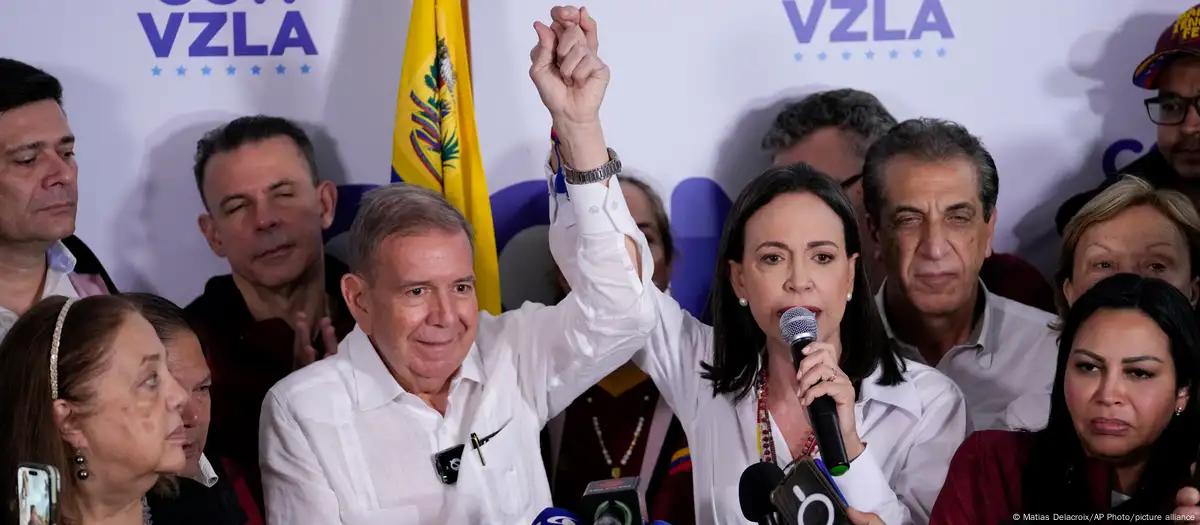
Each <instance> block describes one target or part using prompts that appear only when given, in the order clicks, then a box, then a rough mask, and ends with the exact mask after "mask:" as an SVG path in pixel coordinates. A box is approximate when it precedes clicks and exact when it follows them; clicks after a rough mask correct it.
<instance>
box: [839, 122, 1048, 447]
mask: <svg viewBox="0 0 1200 525" xmlns="http://www.w3.org/2000/svg"><path fill="white" fill-rule="evenodd" d="M862 186H863V198H864V205H865V208H866V212H867V220H868V225H869V227H870V229H871V233H872V235H873V236H874V237H875V239H876V240H877V242H878V243H879V249H880V253H882V255H883V257H882V262H883V266H884V268H885V269H886V272H887V277H886V278H885V280H884V282H883V283H882V286H881V290H880V291H879V293H878V294H877V295H876V302H877V303H878V306H879V313H880V316H881V317H882V318H883V323H884V327H885V328H886V329H887V331H888V335H889V336H890V337H891V339H892V343H893V344H895V345H897V346H898V347H900V349H901V354H902V355H904V356H905V357H908V358H910V359H913V360H916V361H919V362H923V363H927V364H929V365H930V366H933V367H936V368H937V369H938V370H939V371H941V372H942V373H944V374H946V375H947V376H949V377H950V378H951V379H953V380H954V381H955V382H956V383H957V384H958V387H959V388H960V389H962V391H963V396H964V397H965V398H966V401H967V409H968V411H969V413H970V415H971V421H972V423H973V426H974V429H976V430H983V429H991V428H1008V427H1012V426H1024V427H1032V428H1037V427H1039V426H1041V425H1044V424H1045V421H1046V419H1047V418H1048V416H1049V409H1050V396H1049V394H1050V385H1051V383H1052V382H1053V379H1054V371H1055V368H1056V366H1057V363H1056V358H1057V355H1058V353H1057V341H1056V334H1055V332H1054V331H1053V330H1052V329H1051V328H1050V324H1051V322H1053V321H1054V319H1055V317H1054V316H1053V315H1052V314H1050V313H1047V312H1043V311H1041V310H1038V309H1035V308H1032V307H1029V306H1026V305H1023V304H1020V303H1018V302H1016V301H1012V300H1009V299H1005V298H1004V297H1000V296H998V295H996V294H994V293H992V292H991V291H990V290H989V288H988V286H987V285H986V284H985V283H983V282H982V281H981V280H980V278H979V270H980V267H981V266H983V260H984V258H985V257H986V256H987V254H988V253H990V252H991V247H992V235H993V233H994V231H995V228H996V220H997V218H996V217H997V210H996V201H997V199H998V197H999V193H1000V179H999V175H998V173H997V170H996V163H995V162H994V161H993V160H992V156H991V154H990V153H988V151H987V149H986V148H984V145H983V143H982V142H981V141H980V140H979V139H978V138H977V137H975V136H974V135H971V134H970V133H969V132H968V131H967V130H966V128H963V127H962V126H960V125H958V124H955V123H953V122H948V121H944V120H937V119H914V120H908V121H905V122H902V123H900V124H898V125H896V126H895V127H893V128H892V129H891V131H889V132H888V133H887V134H885V135H884V136H883V137H882V138H880V139H879V140H878V141H876V142H875V144H874V145H872V146H871V149H870V150H869V151H868V152H867V158H866V160H865V163H864V166H863V184H862Z"/></svg>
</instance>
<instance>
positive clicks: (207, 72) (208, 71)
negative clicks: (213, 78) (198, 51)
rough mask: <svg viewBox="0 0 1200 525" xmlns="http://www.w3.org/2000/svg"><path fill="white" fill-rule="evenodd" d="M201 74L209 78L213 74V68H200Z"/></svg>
mask: <svg viewBox="0 0 1200 525" xmlns="http://www.w3.org/2000/svg"><path fill="white" fill-rule="evenodd" d="M200 73H201V74H202V75H204V76H206V77H207V76H209V75H210V74H212V68H211V67H208V66H204V67H202V68H200Z"/></svg>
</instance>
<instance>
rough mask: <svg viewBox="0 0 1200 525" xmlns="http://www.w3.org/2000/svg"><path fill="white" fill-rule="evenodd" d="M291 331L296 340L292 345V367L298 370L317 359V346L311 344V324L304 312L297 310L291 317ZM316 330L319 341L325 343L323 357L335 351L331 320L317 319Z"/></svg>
mask: <svg viewBox="0 0 1200 525" xmlns="http://www.w3.org/2000/svg"><path fill="white" fill-rule="evenodd" d="M292 331H294V332H295V333H296V340H295V341H294V342H293V345H292V368H294V369H295V370H299V369H301V368H304V367H306V366H308V365H310V364H312V363H313V362H314V361H316V360H317V348H316V347H315V346H313V330H312V325H311V324H310V323H309V321H308V316H307V315H305V314H304V312H297V313H296V314H295V315H294V316H293V317H292ZM317 331H318V332H320V336H321V342H322V344H324V345H325V357H329V356H331V355H333V354H336V353H337V348H338V341H337V332H336V331H335V330H334V329H333V321H330V320H329V318H328V317H322V318H321V319H319V320H318V321H317Z"/></svg>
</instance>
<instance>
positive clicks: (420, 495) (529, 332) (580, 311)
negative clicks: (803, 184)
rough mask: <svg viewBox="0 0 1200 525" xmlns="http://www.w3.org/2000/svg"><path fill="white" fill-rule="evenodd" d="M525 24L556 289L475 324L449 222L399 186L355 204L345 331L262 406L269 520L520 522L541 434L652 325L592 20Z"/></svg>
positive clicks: (478, 316) (540, 487) (428, 194)
mask: <svg viewBox="0 0 1200 525" xmlns="http://www.w3.org/2000/svg"><path fill="white" fill-rule="evenodd" d="M536 29H537V33H538V45H537V47H536V48H535V49H534V52H533V53H532V59H533V65H532V67H531V68H530V76H531V77H532V78H533V80H534V83H535V84H536V85H537V88H538V91H539V93H540V94H541V97H542V101H543V102H544V103H545V105H546V107H547V109H549V110H550V114H551V116H552V117H553V123H554V128H555V130H556V132H557V134H558V137H559V140H560V141H561V142H562V144H563V146H564V148H563V149H564V150H565V155H564V156H565V157H566V158H565V159H564V162H565V164H566V167H569V169H567V170H566V181H567V183H568V192H569V195H570V203H569V204H567V205H568V206H571V207H572V208H573V210H558V209H556V208H552V211H551V214H552V220H557V215H560V213H559V212H560V211H561V212H562V213H561V215H568V214H571V212H572V211H573V215H574V217H577V218H576V219H573V222H574V225H575V226H574V227H575V228H578V231H577V234H578V235H577V238H578V239H579V241H578V242H577V243H576V244H574V246H573V250H572V253H571V254H570V256H571V257H572V258H575V259H576V260H578V264H577V268H578V270H579V271H577V272H571V274H569V275H567V279H568V281H569V283H570V287H571V290H572V291H571V294H570V295H569V296H568V297H567V298H566V299H565V300H563V301H562V302H560V303H559V304H558V305H556V306H542V305H535V304H529V303H527V304H525V305H524V306H522V307H521V308H520V309H518V310H515V311H510V312H507V313H504V314H501V315H499V316H492V315H489V314H487V313H479V307H478V302H477V300H476V298H475V292H474V289H473V284H474V280H475V276H474V271H473V268H472V261H473V246H472V241H471V235H470V228H469V225H468V223H467V222H466V220H465V219H464V218H463V216H462V214H460V213H459V212H458V211H457V210H456V209H454V208H453V207H452V206H451V205H450V204H449V203H448V202H447V201H446V200H445V199H444V198H443V197H442V196H441V195H440V194H438V193H435V192H433V191H430V190H427V189H424V188H421V187H417V186H414V185H404V184H395V185H391V186H386V187H383V188H379V189H376V190H374V191H372V192H371V193H369V194H368V195H367V196H366V197H365V198H364V200H363V203H362V206H361V208H360V210H359V215H358V217H357V218H356V219H355V222H354V225H353V226H352V227H351V230H350V237H351V238H350V252H351V253H350V261H349V263H350V270H351V272H350V274H348V275H347V276H346V277H344V278H343V280H342V293H343V295H344V296H345V299H346V303H347V305H348V306H349V308H350V311H351V312H352V313H353V315H354V318H355V320H356V321H357V322H358V327H357V328H356V329H355V330H354V331H353V332H351V333H350V334H349V335H348V336H347V337H346V338H345V339H344V340H343V341H342V343H341V345H340V346H339V347H338V352H337V354H336V355H334V356H332V357H329V358H326V359H324V360H322V361H319V362H316V363H314V364H311V365H309V366H307V367H305V368H303V369H301V370H299V371H297V372H295V373H293V374H292V375H290V376H288V377H287V378H286V379H284V380H283V381H281V382H279V383H278V384H277V385H276V386H275V387H274V388H272V389H271V391H270V392H269V393H268V394H267V397H266V400H265V401H264V403H263V409H262V421H261V430H260V439H259V442H260V464H261V467H262V474H263V486H264V494H265V499H266V507H267V509H266V510H267V520H268V522H269V523H273V524H288V525H304V524H320V525H329V524H337V523H344V524H354V525H406V524H418V523H419V524H428V523H454V524H458V523H462V524H466V523H502V524H516V523H522V524H524V523H530V522H531V521H532V520H533V518H534V517H535V516H536V515H537V513H538V512H540V511H541V510H542V509H543V508H545V507H547V506H550V505H551V500H550V491H549V487H548V484H547V482H546V473H545V470H544V467H543V466H542V457H541V450H540V443H539V434H540V431H541V429H542V427H543V426H544V425H545V423H546V422H547V420H549V419H550V418H551V417H553V416H554V415H556V414H557V413H558V412H560V411H561V410H563V409H564V408H566V407H567V405H569V404H570V403H571V401H572V400H573V399H574V398H575V397H577V396H578V395H579V394H580V393H582V392H583V391H584V390H586V389H587V388H588V387H590V386H591V385H593V384H595V383H596V382H597V381H599V380H600V379H601V378H603V377H604V376H606V375H608V374H609V373H610V372H612V371H613V370H615V369H616V368H617V367H618V366H620V365H621V364H623V363H625V362H627V361H629V359H630V358H631V357H632V355H633V353H634V352H635V351H637V350H638V349H639V348H642V347H643V346H644V345H645V343H646V338H647V336H648V334H649V332H650V329H651V328H652V327H653V326H654V325H655V324H656V323H657V321H658V317H657V316H658V311H657V309H656V308H654V305H653V302H652V300H651V298H650V296H649V294H648V293H647V290H648V289H650V288H652V285H650V284H648V282H647V281H648V279H649V276H650V275H651V274H653V272H654V269H653V268H654V265H653V262H652V259H651V255H650V250H649V248H648V247H647V246H646V241H645V237H644V236H643V235H642V234H641V233H640V232H639V231H638V227H637V225H636V224H635V223H634V221H633V218H632V217H631V216H630V214H629V211H628V209H627V207H626V204H625V200H624V197H623V196H622V193H621V189H620V187H619V184H618V182H617V178H616V177H615V176H614V175H616V174H617V173H619V171H620V163H619V161H618V160H617V158H616V155H615V154H614V153H612V152H611V150H609V149H607V148H606V147H605V142H604V135H603V133H602V131H601V128H600V123H599V109H600V101H601V99H602V98H603V95H604V91H605V89H606V87H607V84H608V69H607V67H606V66H605V65H604V63H603V62H601V61H600V59H599V58H598V57H597V56H596V55H595V52H594V51H592V50H591V49H589V46H588V44H587V39H588V35H589V34H594V26H591V27H590V29H591V30H593V31H592V32H591V33H585V32H584V31H583V29H582V28H581V27H579V26H576V27H573V28H570V29H568V30H565V31H563V30H561V29H560V31H561V36H559V33H556V32H555V31H554V30H552V29H551V28H549V27H548V26H546V25H544V24H541V23H538V24H536ZM556 50H557V52H558V53H559V55H558V58H559V64H561V67H559V65H556V60H555V52H556ZM567 79H570V81H569V82H568V81H567ZM550 182H551V183H552V181H550Z"/></svg>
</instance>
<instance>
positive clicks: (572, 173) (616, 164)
mask: <svg viewBox="0 0 1200 525" xmlns="http://www.w3.org/2000/svg"><path fill="white" fill-rule="evenodd" d="M561 167H562V171H563V179H566V181H567V184H574V185H581V184H591V183H593V182H601V181H604V180H606V179H608V178H609V177H612V176H613V175H617V174H619V173H621V159H620V158H618V157H617V152H615V151H613V149H612V148H608V162H605V163H604V164H602V165H600V167H599V168H596V169H594V170H588V171H576V170H575V169H574V168H572V167H570V166H568V165H566V163H562V164H561Z"/></svg>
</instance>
